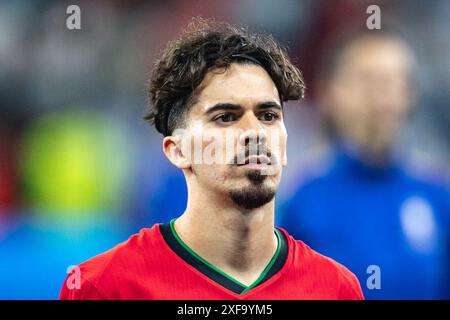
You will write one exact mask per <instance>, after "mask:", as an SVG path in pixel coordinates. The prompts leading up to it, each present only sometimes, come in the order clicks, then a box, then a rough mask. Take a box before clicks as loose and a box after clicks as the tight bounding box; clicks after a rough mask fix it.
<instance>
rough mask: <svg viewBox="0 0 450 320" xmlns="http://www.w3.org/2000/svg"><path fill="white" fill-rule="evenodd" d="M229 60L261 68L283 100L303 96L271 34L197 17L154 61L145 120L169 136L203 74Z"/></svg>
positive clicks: (292, 68)
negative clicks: (253, 31)
mask: <svg viewBox="0 0 450 320" xmlns="http://www.w3.org/2000/svg"><path fill="white" fill-rule="evenodd" d="M232 62H236V63H254V64H258V65H260V66H261V67H263V68H264V69H265V70H266V71H267V73H268V74H269V76H270V77H271V78H272V80H273V82H274V83H275V85H276V87H277V89H278V93H279V95H280V100H281V102H283V101H288V100H299V99H301V98H303V96H304V91H305V85H304V81H303V77H302V74H301V72H300V71H299V69H298V68H297V67H296V66H295V65H294V64H293V63H292V62H291V61H290V59H289V57H288V55H287V52H286V49H285V48H283V47H281V46H280V45H279V44H278V43H277V42H276V40H275V39H274V38H273V37H272V36H270V35H266V34H256V33H252V32H250V31H249V30H248V29H247V28H244V27H238V26H233V25H230V24H228V23H224V22H217V21H214V20H206V19H199V18H197V19H194V20H193V21H192V22H191V23H190V24H189V25H188V27H187V28H186V30H185V31H184V32H183V33H182V34H181V36H180V37H179V38H178V39H177V40H175V41H172V42H170V43H169V45H168V47H167V48H166V50H165V51H164V53H163V54H162V56H161V58H159V59H158V60H157V61H156V63H155V66H154V70H153V73H152V76H151V79H150V82H149V86H148V95H149V111H148V113H147V115H146V116H145V117H144V119H145V120H147V121H149V122H150V123H152V124H154V125H155V127H156V129H157V130H158V131H159V132H160V133H162V134H163V135H164V136H168V135H171V134H172V132H173V131H174V130H175V129H176V128H179V127H181V126H183V124H184V119H185V115H186V112H187V110H189V108H190V107H191V106H192V105H193V104H195V101H196V97H197V95H198V92H196V89H197V87H198V86H199V85H200V83H201V82H202V80H203V78H204V77H205V75H206V73H207V72H208V71H210V70H212V69H216V68H217V69H221V68H223V69H226V68H227V67H228V66H229V65H230V64H231V63H232ZM197 91H198V90H197Z"/></svg>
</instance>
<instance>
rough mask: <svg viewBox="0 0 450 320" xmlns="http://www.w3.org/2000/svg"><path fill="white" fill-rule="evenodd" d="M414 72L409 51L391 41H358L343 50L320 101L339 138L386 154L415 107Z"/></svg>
mask: <svg viewBox="0 0 450 320" xmlns="http://www.w3.org/2000/svg"><path fill="white" fill-rule="evenodd" d="M412 69H413V57H412V53H411V51H410V49H409V48H408V47H407V46H406V45H405V44H403V43H402V42H401V41H399V40H397V39H394V38H367V39H360V40H358V41H357V42H356V43H355V44H353V45H351V46H350V47H349V48H347V49H346V50H345V53H344V54H343V57H342V59H341V62H340V66H339V67H338V70H337V71H336V74H335V75H334V77H333V78H332V79H331V81H330V85H329V86H328V90H327V91H326V92H325V98H324V99H325V100H326V104H327V109H326V112H327V113H328V114H329V115H330V116H331V118H332V120H333V122H334V124H335V125H336V127H337V129H338V130H339V134H341V135H342V136H343V137H344V138H346V139H347V140H350V141H353V142H356V143H357V144H359V145H361V146H364V147H369V149H372V150H375V151H376V150H379V151H385V150H386V149H389V147H390V145H391V144H392V143H393V141H394V138H395V135H396V134H397V132H398V130H399V129H400V127H401V125H402V123H403V121H404V120H405V118H406V116H407V114H408V113H409V111H410V109H411V106H412V104H413V103H414V98H415V92H414V90H413V86H412V83H411V74H412Z"/></svg>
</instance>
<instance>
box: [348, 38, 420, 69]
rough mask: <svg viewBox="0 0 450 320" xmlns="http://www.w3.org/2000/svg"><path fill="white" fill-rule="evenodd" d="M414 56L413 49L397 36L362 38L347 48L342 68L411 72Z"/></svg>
mask: <svg viewBox="0 0 450 320" xmlns="http://www.w3.org/2000/svg"><path fill="white" fill-rule="evenodd" d="M413 64H414V57H413V54H412V52H411V49H410V48H409V47H408V46H407V45H406V44H404V43H403V42H402V41H400V40H398V39H395V38H367V39H361V40H359V41H357V42H356V43H354V44H353V45H351V46H350V47H349V48H347V49H346V50H345V51H344V53H343V57H342V60H341V69H342V67H344V68H345V69H348V68H351V69H353V70H360V71H367V72H379V73H397V74H403V73H409V72H410V71H411V69H412V68H413Z"/></svg>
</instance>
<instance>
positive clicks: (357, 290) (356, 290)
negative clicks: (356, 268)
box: [339, 270, 364, 300]
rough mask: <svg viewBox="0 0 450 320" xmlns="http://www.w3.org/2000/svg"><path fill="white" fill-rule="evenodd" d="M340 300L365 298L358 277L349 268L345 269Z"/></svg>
mask: <svg viewBox="0 0 450 320" xmlns="http://www.w3.org/2000/svg"><path fill="white" fill-rule="evenodd" d="M339 299H340V300H364V294H363V293H362V290H361V285H360V284H359V281H358V278H356V276H355V275H354V274H353V273H351V272H350V271H348V270H345V272H344V273H343V276H342V280H341V286H340V289H339Z"/></svg>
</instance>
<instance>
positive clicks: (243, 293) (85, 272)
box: [59, 223, 364, 300]
mask: <svg viewBox="0 0 450 320" xmlns="http://www.w3.org/2000/svg"><path fill="white" fill-rule="evenodd" d="M275 233H276V235H277V237H278V248H277V251H276V254H275V255H274V257H273V258H272V260H271V261H270V263H269V264H268V266H267V267H266V269H265V270H264V272H263V273H262V274H261V276H260V277H259V278H258V279H257V280H256V281H255V283H253V284H252V285H251V286H245V285H243V284H242V283H240V282H239V281H237V280H235V279H233V278H232V277H230V276H228V275H227V274H225V273H224V272H222V271H221V270H219V269H217V268H216V267H214V266H212V265H211V264H209V263H208V262H207V261H205V260H204V259H203V258H201V257H200V256H198V255H197V254H196V253H195V252H193V251H192V250H191V249H190V248H189V247H188V246H187V245H186V244H184V243H183V241H182V240H181V239H180V238H179V237H178V235H177V234H176V231H175V229H174V228H173V223H167V224H157V225H154V226H153V227H152V228H145V229H142V230H141V231H140V232H139V233H138V234H135V235H133V236H131V237H130V238H129V239H128V240H127V241H125V242H123V243H121V244H119V245H117V246H116V247H114V248H113V249H111V250H109V251H106V252H104V253H102V254H100V255H98V256H95V257H94V258H92V259H90V260H88V261H86V262H84V263H82V264H81V265H79V269H78V276H79V279H78V281H79V282H78V285H77V286H74V285H70V284H68V281H70V280H71V279H72V278H73V275H71V274H69V276H68V277H67V279H66V281H65V283H64V285H63V287H62V289H61V293H60V296H59V298H60V299H170V300H180V299H182V300H196V299H201V300H215V299H218V300H230V299H231V300H233V299H235V300H247V299H258V300H268V299H272V300H275V299H286V300H292V299H295V300H297V299H363V298H364V297H363V294H362V292H361V287H360V285H359V282H358V280H357V278H356V277H355V275H354V274H353V273H351V272H350V271H349V270H348V269H346V268H345V267H344V266H342V265H341V264H339V263H337V262H335V261H333V260H332V259H330V258H327V257H325V256H323V255H321V254H319V253H317V252H315V251H314V250H312V249H311V248H309V247H308V246H307V245H305V244H304V243H303V242H301V241H298V240H295V239H293V238H292V237H291V236H290V235H289V234H288V233H287V232H286V231H285V230H283V229H279V228H276V229H275Z"/></svg>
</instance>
